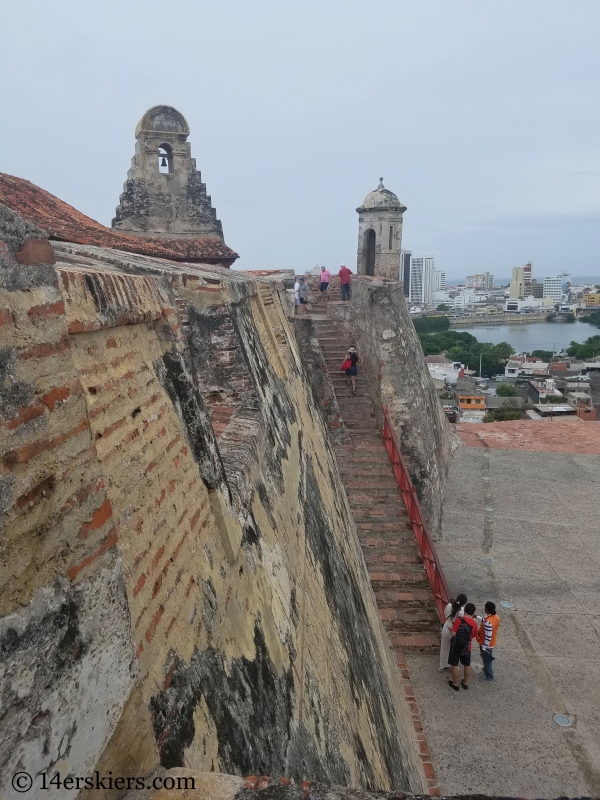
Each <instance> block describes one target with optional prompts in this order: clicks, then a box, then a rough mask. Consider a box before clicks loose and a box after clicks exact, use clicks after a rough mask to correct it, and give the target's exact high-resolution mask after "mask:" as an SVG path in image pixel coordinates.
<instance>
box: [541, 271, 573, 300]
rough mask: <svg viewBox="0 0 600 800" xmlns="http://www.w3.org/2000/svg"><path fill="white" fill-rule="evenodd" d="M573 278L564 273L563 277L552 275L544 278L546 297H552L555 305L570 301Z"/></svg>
mask: <svg viewBox="0 0 600 800" xmlns="http://www.w3.org/2000/svg"><path fill="white" fill-rule="evenodd" d="M571 283H572V280H571V276H570V275H567V273H566V272H563V274H562V275H551V276H549V277H547V278H544V297H550V298H552V300H554V302H555V303H560V302H561V301H562V300H570V294H571V292H570V289H571Z"/></svg>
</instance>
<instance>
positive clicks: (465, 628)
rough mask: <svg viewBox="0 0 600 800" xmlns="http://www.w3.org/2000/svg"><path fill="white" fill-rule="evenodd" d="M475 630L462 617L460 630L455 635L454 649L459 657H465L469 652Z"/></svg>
mask: <svg viewBox="0 0 600 800" xmlns="http://www.w3.org/2000/svg"><path fill="white" fill-rule="evenodd" d="M472 633H473V630H472V628H471V626H470V625H469V623H468V622H467V621H466V620H465V619H463V617H461V619H460V625H459V627H458V630H457V631H456V633H455V634H454V638H453V640H452V647H453V649H454V651H455V652H457V653H458V655H459V656H464V655H466V653H467V652H468V651H469V645H470V644H471V637H472Z"/></svg>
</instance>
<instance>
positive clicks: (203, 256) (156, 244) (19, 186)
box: [0, 172, 239, 266]
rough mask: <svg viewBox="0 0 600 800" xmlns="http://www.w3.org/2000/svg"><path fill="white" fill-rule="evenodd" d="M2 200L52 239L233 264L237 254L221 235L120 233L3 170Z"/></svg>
mask: <svg viewBox="0 0 600 800" xmlns="http://www.w3.org/2000/svg"><path fill="white" fill-rule="evenodd" d="M0 203H1V204H2V205H5V206H7V207H8V208H10V209H11V210H12V211H15V212H16V213H17V214H20V215H21V216H23V217H25V218H26V219H29V220H30V221H31V222H34V223H35V224H36V225H39V226H40V228H43V229H44V230H45V231H47V232H48V234H49V236H50V238H51V239H60V240H61V241H63V242H75V243H77V244H89V245H94V246H96V247H108V248H112V249H115V250H125V251H126V252H128V253H140V254H141V255H144V256H153V257H155V258H167V259H169V260H171V261H202V262H204V263H208V264H211V263H213V264H214V263H220V264H221V263H223V264H224V265H226V266H230V265H231V263H232V262H233V261H235V259H236V258H238V257H239V256H238V254H237V253H235V252H234V251H233V250H231V248H229V247H227V245H226V244H225V243H224V242H222V241H221V240H220V239H167V238H161V237H159V236H157V237H152V238H147V237H141V236H139V237H138V236H131V235H127V234H124V233H118V232H117V231H113V230H111V229H110V228H106V227H105V226H104V225H101V224H100V223H99V222H96V220H93V219H91V217H86V215H85V214H82V213H81V211H77V209H76V208H73V206H70V205H69V204H68V203H64V202H63V201H62V200H59V199H58V197H55V196H54V195H52V194H50V192H46V191H45V190H44V189H40V187H39V186H36V185H35V184H34V183H30V181H26V180H23V178H15V177H14V176H13V175H5V174H4V173H2V172H0Z"/></svg>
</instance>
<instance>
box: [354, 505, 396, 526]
mask: <svg viewBox="0 0 600 800" xmlns="http://www.w3.org/2000/svg"><path fill="white" fill-rule="evenodd" d="M377 511H378V512H380V513H378V514H374V513H373V509H366V508H365V509H362V508H355V509H352V517H353V519H354V522H357V523H358V522H374V521H375V520H379V521H380V522H395V523H398V522H399V521H400V520H401V519H402V518H401V517H398V515H397V514H394V512H393V511H388V512H386V511H384V510H383V509H377Z"/></svg>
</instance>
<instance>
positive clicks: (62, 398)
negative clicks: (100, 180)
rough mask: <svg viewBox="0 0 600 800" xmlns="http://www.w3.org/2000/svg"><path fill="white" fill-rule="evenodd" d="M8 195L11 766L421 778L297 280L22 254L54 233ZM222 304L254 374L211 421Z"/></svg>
mask: <svg viewBox="0 0 600 800" xmlns="http://www.w3.org/2000/svg"><path fill="white" fill-rule="evenodd" d="M1 213H2V215H3V216H1V217H0V239H1V240H3V241H4V242H5V243H6V244H5V247H4V248H3V249H1V250H0V258H1V266H0V309H1V311H2V315H1V320H2V324H1V325H0V346H1V348H2V349H1V350H0V356H1V359H0V366H1V368H2V370H3V376H2V378H3V380H2V382H1V386H2V392H3V394H2V397H1V401H2V406H1V409H0V411H1V419H0V424H1V427H0V446H1V447H0V459H1V464H2V474H1V492H0V496H1V498H2V510H3V524H4V527H3V531H2V534H3V535H2V540H1V561H0V565H1V568H2V576H1V581H0V612H1V615H2V616H1V618H0V646H1V647H2V652H3V667H4V672H3V676H2V680H3V687H4V689H3V691H2V694H1V695H0V714H1V715H2V716H3V718H4V719H5V720H7V723H6V724H5V726H4V727H3V729H2V731H1V732H0V737H2V739H1V740H0V752H1V753H2V756H1V758H0V786H2V787H3V788H2V790H3V791H4V789H5V787H7V786H8V783H9V779H10V775H11V774H12V772H14V771H15V770H17V769H23V770H26V771H28V772H31V774H39V773H40V772H42V771H47V770H49V771H50V772H52V771H53V770H60V771H61V772H63V774H66V773H70V774H72V775H80V776H83V775H86V774H89V773H90V771H91V770H92V769H94V768H96V769H99V770H101V771H105V772H108V771H109V770H110V771H112V772H113V774H114V775H122V776H138V775H144V774H149V773H151V772H153V771H154V770H155V769H157V768H158V767H159V766H162V767H166V768H171V767H183V766H186V767H190V768H193V769H198V770H201V771H202V770H204V771H210V770H216V771H223V772H230V773H233V774H243V773H246V772H256V773H258V774H261V773H268V774H271V775H277V774H285V775H288V776H290V777H293V778H295V779H297V780H302V779H303V778H304V777H306V776H311V777H313V778H317V779H320V780H322V781H325V782H335V783H345V784H352V785H357V786H363V787H375V788H381V789H388V788H390V789H391V788H394V789H413V790H415V789H417V790H418V789H419V788H420V777H419V759H418V754H417V751H416V746H415V743H414V741H413V735H412V724H411V721H410V717H409V716H408V713H407V709H406V706H405V704H404V701H403V698H402V697H400V696H399V693H398V687H397V683H396V668H395V665H394V664H393V662H392V660H391V657H390V653H389V649H388V645H387V640H386V638H385V633H384V632H383V630H382V627H381V622H380V620H379V618H378V615H377V611H376V608H375V605H374V601H373V596H372V593H371V589H370V584H369V579H368V574H367V571H366V568H365V564H364V561H363V557H362V554H361V551H360V547H359V544H358V539H357V536H356V531H355V528H354V524H353V521H352V517H351V514H350V511H349V508H348V505H347V501H346V497H345V494H344V490H343V485H342V483H341V480H340V478H339V474H338V472H337V465H336V461H335V458H334V455H333V452H332V450H331V445H330V442H329V438H328V434H327V428H326V426H325V425H324V422H323V418H322V415H321V412H320V410H319V409H318V407H317V406H316V404H315V401H314V396H313V392H312V389H311V386H310V383H309V380H308V378H307V376H306V373H305V371H304V368H303V367H302V364H301V360H300V358H299V353H298V347H297V344H296V341H295V337H294V334H293V331H292V329H291V327H290V326H289V324H288V322H287V319H286V313H285V311H284V308H283V306H282V304H281V297H282V296H283V295H284V291H283V289H282V288H281V287H279V288H277V287H274V286H269V285H268V286H267V290H265V288H264V286H262V285H261V286H262V288H261V289H260V291H259V290H258V285H257V282H256V281H253V280H249V279H247V278H245V277H243V276H241V275H240V274H237V275H236V274H235V273H230V272H229V271H228V270H225V269H218V268H213V269H211V268H207V269H206V270H200V269H198V270H192V271H189V269H187V268H176V267H173V268H170V267H169V266H168V265H167V264H165V262H156V261H152V260H151V259H144V258H143V257H139V256H129V255H127V254H124V253H115V251H110V252H107V251H103V250H101V249H97V248H91V247H86V246H78V245H56V246H55V251H56V256H57V262H56V263H55V264H50V263H31V262H35V260H36V256H35V254H34V255H32V256H31V257H30V258H29V261H30V263H29V264H27V265H25V264H23V263H19V262H18V261H17V258H16V257H15V255H16V254H17V253H19V252H22V251H23V247H24V245H25V244H26V242H27V241H32V240H35V241H40V242H45V239H44V233H43V231H40V230H39V229H35V228H33V227H32V226H30V225H29V224H28V223H26V222H25V221H23V220H20V219H19V218H16V217H15V215H13V214H11V213H10V212H6V211H4V212H1ZM47 244H48V243H47V241H46V245H47ZM30 249H31V248H30ZM39 253H42V257H43V258H45V259H46V260H47V261H49V260H52V259H51V255H52V253H51V251H49V250H48V249H47V246H41V249H40V250H39ZM49 253H50V255H49ZM38 257H39V254H38ZM186 269H187V271H186ZM269 297H270V300H269ZM216 310H218V313H219V314H221V315H224V316H225V317H226V318H227V320H228V321H229V322H228V324H227V326H226V327H227V331H228V335H230V334H231V330H233V331H234V332H235V338H236V342H237V344H236V346H235V347H233V346H232V342H231V339H229V344H228V352H229V353H233V355H229V356H227V359H228V362H229V359H232V360H233V361H235V362H236V364H237V367H236V368H235V369H233V372H232V374H234V375H238V376H244V385H243V387H242V388H243V391H241V390H240V391H238V392H237V394H236V393H234V394H233V395H231V397H232V398H233V400H232V402H233V404H234V405H235V408H234V412H233V413H232V415H231V417H230V418H229V420H221V421H220V422H221V425H218V426H215V420H214V418H213V419H211V416H210V413H209V412H210V404H209V402H208V397H209V395H210V393H211V392H212V391H213V390H214V386H215V385H216V383H218V381H219V380H221V379H223V380H224V381H225V386H224V390H225V389H227V386H228V383H227V380H225V379H224V378H223V374H222V373H218V370H217V372H215V371H214V370H212V369H209V365H208V364H207V362H206V361H205V360H203V359H202V358H201V357H200V353H202V352H205V353H206V352H208V353H210V352H211V349H210V348H211V347H212V346H214V345H215V342H214V341H213V342H212V345H211V340H210V336H207V335H206V333H205V332H204V331H205V328H204V327H203V326H204V324H205V323H206V322H207V321H210V320H211V319H212V318H213V317H214V313H215V311H216ZM217 344H218V342H217ZM233 361H232V364H233ZM232 364H230V366H232ZM219 375H220V377H219ZM238 388H239V387H238ZM223 422H224V427H222V424H223ZM217 435H218V436H217ZM76 794H77V791H64V790H60V791H59V792H58V793H54V794H53V792H52V791H49V792H48V793H47V795H46V794H45V796H48V797H60V798H65V797H74V796H75V795H76ZM92 795H93V796H94V797H96V796H98V793H97V792H96V793H94V792H91V793H89V796H90V797H91V796H92ZM7 796H8V797H10V796H11V795H10V794H8V795H7ZM81 796H82V797H84V796H85V795H84V794H82V795H81Z"/></svg>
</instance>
